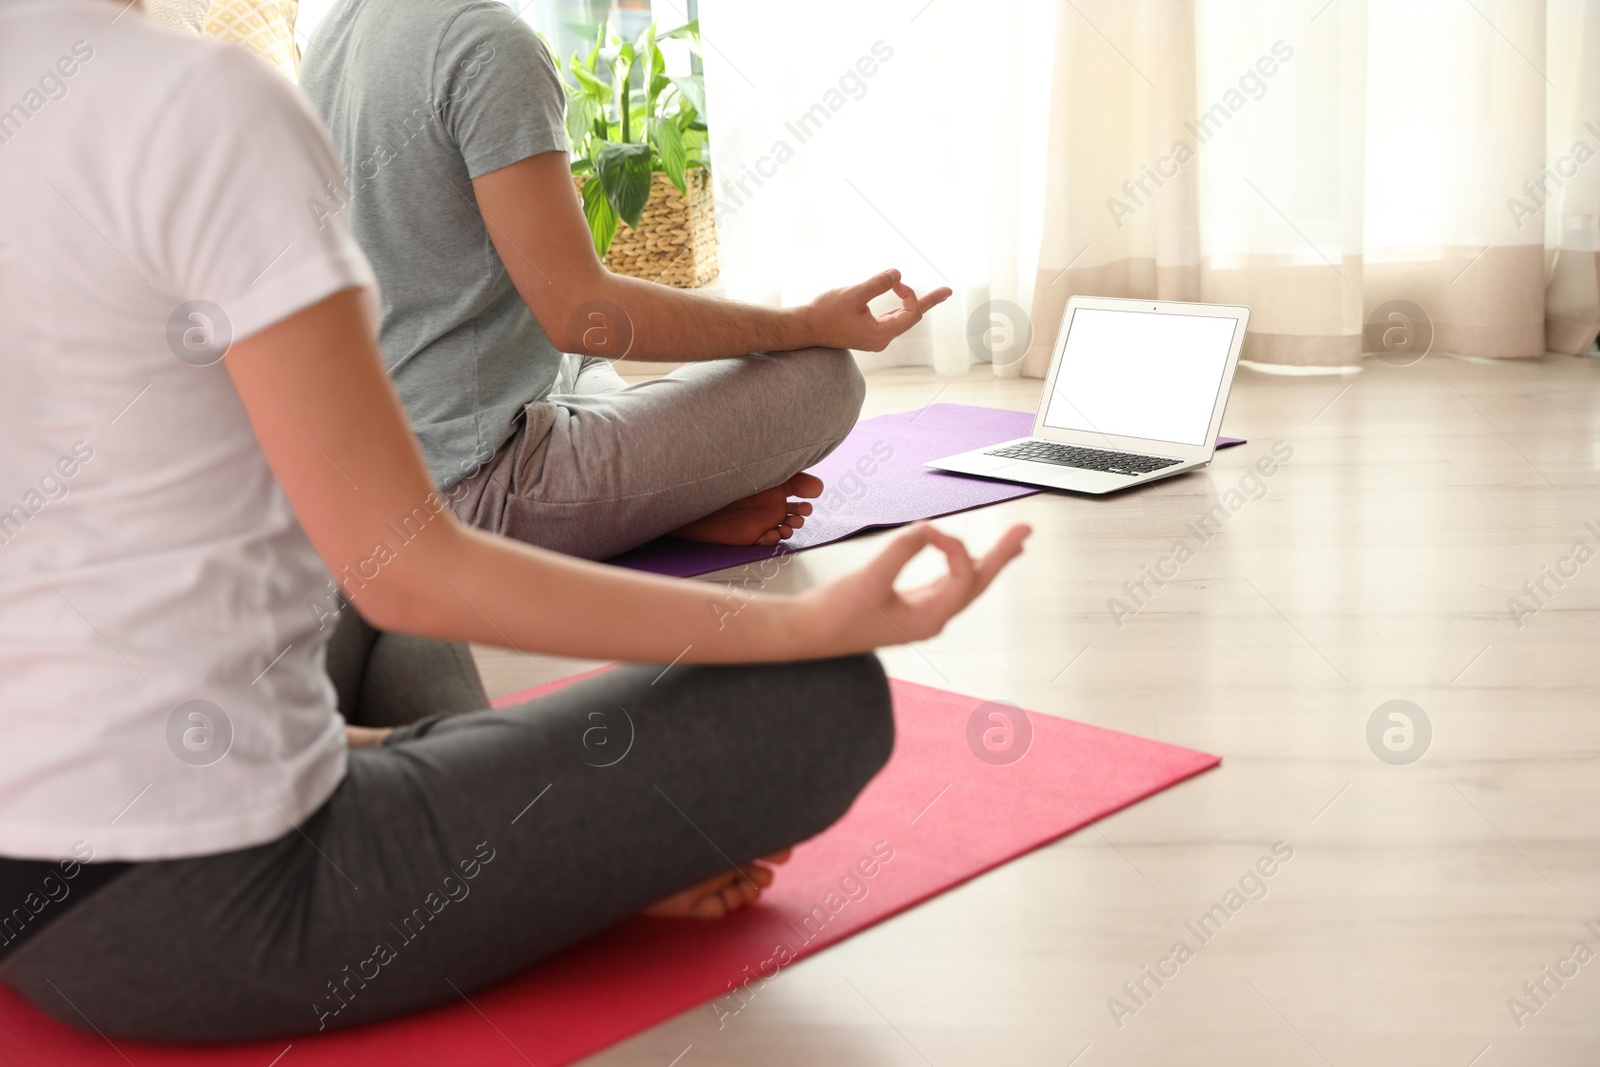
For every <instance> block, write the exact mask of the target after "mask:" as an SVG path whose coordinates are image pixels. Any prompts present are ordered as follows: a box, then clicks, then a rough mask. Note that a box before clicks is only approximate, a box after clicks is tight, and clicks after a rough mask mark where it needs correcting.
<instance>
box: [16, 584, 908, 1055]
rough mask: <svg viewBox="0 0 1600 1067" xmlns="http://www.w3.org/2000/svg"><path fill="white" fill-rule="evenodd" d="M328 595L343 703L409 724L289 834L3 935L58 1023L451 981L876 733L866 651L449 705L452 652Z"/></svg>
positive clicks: (293, 1006)
mask: <svg viewBox="0 0 1600 1067" xmlns="http://www.w3.org/2000/svg"><path fill="white" fill-rule="evenodd" d="M345 616H346V618H345V620H344V621H343V622H342V623H341V625H340V630H339V633H338V635H336V637H335V648H334V650H333V652H332V654H330V661H329V662H330V673H332V674H333V675H334V677H335V684H336V686H337V688H338V689H339V692H340V697H341V700H342V701H344V704H343V705H342V706H343V707H345V708H346V709H353V710H347V712H346V714H347V716H348V717H350V718H352V719H354V720H356V721H358V722H360V723H362V724H363V725H390V724H392V723H393V722H395V721H397V720H402V719H403V720H407V721H408V723H409V725H406V726H401V727H399V728H398V729H396V730H395V732H394V733H393V734H391V735H390V737H389V739H388V741H387V743H385V744H384V745H382V746H379V747H374V748H361V749H356V750H354V751H352V752H351V753H350V767H349V773H348V775H347V776H346V778H345V780H344V781H343V783H341V784H340V786H339V788H338V789H337V790H336V791H335V792H334V794H333V796H332V798H330V799H329V800H328V802H327V803H326V804H324V805H323V806H322V808H320V809H319V810H318V811H317V812H316V814H315V815H313V816H312V817H311V818H310V819H308V820H307V821H306V822H305V823H304V824H303V825H301V826H300V827H298V828H297V829H293V830H288V831H287V832H286V833H285V834H284V836H283V837H281V838H279V839H278V840H276V841H272V842H270V843H268V844H264V845H259V846H256V847H254V848H247V849H243V850H241V851H237V852H229V853H224V854H220V855H212V856H202V857H196V858H192V859H181V860H170V861H162V862H151V863H141V864H137V865H135V866H133V867H132V868H131V869H129V870H127V871H126V872H124V873H122V874H120V875H118V876H116V877H115V878H114V879H112V880H111V881H110V882H109V883H108V884H106V885H105V886H104V887H102V888H100V889H97V890H95V891H94V892H93V893H92V895H89V896H87V897H85V898H84V899H83V900H82V902H81V903H78V904H77V905H76V906H74V907H73V908H71V909H70V910H68V911H66V912H65V913H64V914H62V916H61V917H60V918H59V919H56V920H55V921H54V922H53V923H51V924H50V925H49V926H47V927H46V928H44V929H43V930H42V931H41V932H39V933H38V934H37V936H35V937H33V938H32V939H31V940H29V941H28V942H26V943H25V944H22V945H20V946H19V947H18V948H17V949H16V950H15V951H14V952H13V953H12V954H11V955H10V956H8V957H6V958H5V960H4V962H3V964H0V979H3V980H4V981H5V983H6V984H8V985H11V986H13V987H15V988H16V989H18V990H19V991H20V992H22V994H23V995H24V996H26V997H27V998H28V999H29V1000H31V1001H32V1002H33V1003H34V1004H36V1005H38V1006H39V1007H40V1008H41V1009H43V1010H44V1011H46V1012H48V1013H49V1014H51V1015H53V1016H55V1017H56V1018H58V1019H60V1020H62V1021H63V1022H66V1023H68V1024H70V1025H73V1026H76V1027H79V1028H81V1029H84V1030H90V1029H97V1030H99V1031H101V1032H103V1033H104V1034H108V1035H111V1036H118V1035H121V1036H127V1037H134V1038H146V1039H154V1040H168V1041H223V1040H236V1039H246V1038H262V1037H269V1036H284V1035H291V1034H296V1033H302V1032H306V1031H316V1030H319V1029H331V1028H334V1027H344V1026H349V1025H352V1024H354V1023H360V1022H369V1021H372V1020H375V1019H382V1018H385V1017H388V1016H393V1015H398V1014H400V1013H403V1012H409V1011H415V1010H417V1009H419V1008H424V1007H427V1006H429V1005H433V1004H438V1003H442V1002H445V1001H451V1000H457V999H460V998H461V997H462V996H464V995H469V994H471V993H472V992H473V990H475V989H479V988H481V987H483V986H485V985H488V984H490V983H492V982H495V981H498V980H500V979H502V978H505V977H506V976H508V975H511V974H513V973H515V972H517V971H519V970H522V969H524V968H526V967H528V966H529V965H530V964H533V963H535V962H537V961H539V960H540V959H543V958H545V957H547V956H549V955H551V954H552V953H554V952H556V951H557V950H559V949H561V948H563V947H565V946H567V945H570V944H572V943H574V942H576V941H579V940H581V939H582V938H584V937H587V936H589V935H590V934H592V933H595V932H596V931H598V930H601V929H603V928H605V927H606V926H609V925H611V924H612V923H615V922H617V921H618V920H620V919H623V918H626V917H627V916H629V915H631V914H634V913H635V912H637V911H639V910H640V909H641V908H643V907H646V906H648V905H649V904H651V903H654V902H655V901H657V900H660V899H661V898H663V897H666V896H668V895H670V894H672V893H673V892H676V891H677V890H679V889H682V888H684V887H685V886H688V885H691V884H693V883H695V882H697V881H700V880H703V879H705V878H709V877H711V876H712V875H714V874H717V873H718V872H720V871H725V870H727V869H728V868H729V867H730V866H731V865H732V864H733V863H735V862H740V863H742V862H746V861H749V860H751V859H754V858H756V857H759V856H763V855H767V854H769V853H772V852H776V851H778V850H780V849H783V848H786V847H788V846H789V845H792V844H795V843H797V842H799V841H803V840H805V839H806V838H808V837H811V836H813V835H814V834H816V833H818V832H820V831H821V830H823V829H824V828H826V827H827V826H828V825H829V824H831V823H832V822H834V821H835V820H836V819H838V817H839V816H840V815H842V814H843V813H844V812H845V810H846V809H847V808H848V807H849V806H850V804H851V802H852V801H853V800H854V799H855V797H856V794H857V793H859V792H860V790H861V788H862V787H863V786H864V785H865V784H866V782H867V781H868V780H869V779H870V778H871V777H872V776H873V775H874V774H875V773H877V771H878V769H879V768H880V767H881V766H882V765H883V763H884V761H885V760H886V759H887V758H888V756H889V750H890V748H891V747H892V745H893V736H894V727H893V720H892V718H891V716H890V710H889V694H888V686H887V683H886V682H885V680H884V676H883V671H882V668H880V667H879V665H878V661H877V660H876V659H875V658H874V657H872V656H853V657H849V658H844V659H833V660H818V661H813V662H807V663H790V664H776V665H756V666H739V667H686V666H681V665H680V666H675V667H671V668H668V669H667V670H665V671H664V672H663V670H662V668H661V667H659V666H648V667H647V666H624V667H619V668H617V669H615V670H613V671H611V672H609V673H607V674H603V675H600V676H598V677H595V678H592V679H589V680H587V681H583V682H579V683H577V684H575V685H572V686H570V687H568V688H567V689H564V690H562V691H560V692H558V693H554V694H551V695H549V696H546V697H543V698H541V699H539V700H535V701H532V702H531V703H527V704H523V705H520V706H518V707H514V708H510V709H508V710H505V711H485V710H475V711H469V710H467V709H468V708H480V709H481V708H482V706H483V704H484V698H483V695H482V688H481V686H480V684H479V683H478V680H477V675H476V672H475V671H473V670H472V669H471V662H470V660H467V659H464V657H465V650H464V649H460V648H457V647H456V646H451V645H444V644H441V643H439V642H429V641H426V640H424V639H421V638H413V637H405V638H399V639H398V641H399V643H398V644H396V645H395V647H393V648H391V649H387V650H386V649H385V648H384V646H385V644H386V643H387V642H389V641H390V640H391V639H392V638H397V637H398V635H388V634H385V635H382V636H381V637H378V636H376V635H375V634H374V633H373V632H372V631H370V630H367V629H365V628H364V627H362V626H359V625H357V624H356V623H355V622H352V621H351V620H352V618H353V616H354V612H353V611H348V610H347V611H346V612H345ZM441 715H442V716H443V717H438V716H441ZM782 876H783V875H782V872H781V870H780V872H779V875H778V877H780V878H781V877H782ZM680 921H685V922H690V921H696V920H680Z"/></svg>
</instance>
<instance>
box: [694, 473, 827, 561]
mask: <svg viewBox="0 0 1600 1067" xmlns="http://www.w3.org/2000/svg"><path fill="white" fill-rule="evenodd" d="M821 495H822V479H821V478H818V477H817V476H816V475H815V474H805V473H800V474H796V475H795V476H794V477H793V478H790V479H789V480H788V481H786V482H784V483H783V484H782V485H775V486H773V487H772V488H771V489H764V490H762V491H761V492H759V493H752V494H751V495H749V496H747V497H745V498H744V499H743V500H735V501H734V502H733V503H731V504H729V505H728V506H727V507H725V508H718V509H717V510H716V511H713V512H712V513H711V514H709V515H707V516H705V517H704V518H700V519H696V520H695V521H694V522H691V523H689V524H687V525H685V526H680V527H678V528H677V529H676V530H673V531H672V533H670V534H668V536H669V537H677V538H681V539H682V540H684V541H703V542H705V543H707V544H712V545H766V546H768V547H771V546H772V545H775V544H777V543H778V542H779V541H782V540H783V539H784V538H787V537H793V536H794V532H795V531H796V530H798V529H800V527H802V526H804V525H805V524H806V516H807V515H809V514H811V505H810V504H807V503H804V502H802V501H798V500H795V499H794V498H795V497H818V496H821Z"/></svg>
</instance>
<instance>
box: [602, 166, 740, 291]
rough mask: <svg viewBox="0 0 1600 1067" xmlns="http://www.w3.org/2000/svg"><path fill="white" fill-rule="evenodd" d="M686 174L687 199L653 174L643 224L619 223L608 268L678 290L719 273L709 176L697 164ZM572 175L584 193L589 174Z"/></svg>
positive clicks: (715, 226) (700, 283)
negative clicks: (635, 226)
mask: <svg viewBox="0 0 1600 1067" xmlns="http://www.w3.org/2000/svg"><path fill="white" fill-rule="evenodd" d="M683 177H684V185H685V186H687V187H688V190H689V195H688V196H687V197H685V196H684V195H683V194H682V193H679V192H678V187H677V186H675V185H673V184H672V182H671V181H670V180H668V178H667V176H666V175H665V174H663V173H661V172H660V171H657V172H656V173H655V174H652V175H651V176H650V199H649V200H648V201H646V202H645V205H644V214H643V215H641V216H639V226H638V228H637V229H635V228H633V227H632V226H629V225H628V224H627V223H626V222H619V223H618V224H617V235H616V237H614V238H613V239H612V241H611V248H610V249H608V250H607V252H606V269H607V270H610V271H611V272H612V273H614V274H626V275H628V276H629V277H631V278H643V279H645V280H646V281H652V282H660V283H661V284H662V285H671V286H674V287H676V288H678V289H697V288H699V287H700V286H702V285H704V284H706V283H707V282H709V281H710V280H711V279H712V278H715V277H716V276H717V223H716V217H715V213H714V211H713V206H712V199H711V175H710V174H709V173H707V172H706V170H705V168H704V167H696V168H695V169H693V170H691V171H689V172H688V173H686V174H685V175H684V176H683ZM573 178H574V180H575V181H576V183H577V186H578V192H579V193H580V194H581V193H582V192H583V184H584V182H585V181H588V180H589V178H590V176H589V175H587V174H577V175H574V176H573Z"/></svg>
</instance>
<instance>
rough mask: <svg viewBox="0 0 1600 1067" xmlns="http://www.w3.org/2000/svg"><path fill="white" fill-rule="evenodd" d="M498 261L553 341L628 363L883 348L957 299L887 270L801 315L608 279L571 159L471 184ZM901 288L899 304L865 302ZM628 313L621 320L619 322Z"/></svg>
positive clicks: (556, 158)
mask: <svg viewBox="0 0 1600 1067" xmlns="http://www.w3.org/2000/svg"><path fill="white" fill-rule="evenodd" d="M472 187H473V191H474V192H475V193H476V194H477V198H478V208H479V210H481V211H482V212H483V219H484V222H485V223H486V224H487V226H488V228H489V235H490V237H491V238H492V239H493V240H494V244H495V248H496V249H497V250H498V251H499V253H500V259H501V261H502V262H504V263H505V265H506V270H507V271H508V272H509V273H510V275H511V280H512V282H514V283H515V284H516V287H517V291H518V292H519V293H521V294H522V299H523V300H525V301H527V304H528V308H529V310H531V311H532V312H533V316H534V318H536V319H538V320H539V325H540V326H542V327H543V328H544V332H545V334H546V335H547V336H548V337H549V338H550V341H551V343H552V344H554V345H555V346H556V347H557V348H560V349H561V350H563V351H565V352H578V353H583V354H586V355H604V356H611V357H617V356H622V355H626V356H627V357H628V358H630V359H663V360H673V361H682V360H701V359H722V358H725V357H728V356H742V355H744V354H746V353H748V352H784V351H788V350H790V349H795V348H809V347H811V346H813V345H823V346H827V347H830V348H857V349H862V350H865V351H868V352H880V351H882V350H883V349H884V347H885V346H887V345H888V343H889V342H890V341H892V340H894V339H895V338H896V337H898V336H900V335H901V334H902V333H905V332H906V331H907V330H909V329H910V328H911V327H912V326H915V325H916V324H917V323H918V322H919V321H920V320H921V319H922V316H923V315H924V314H925V313H926V312H927V311H928V309H930V308H932V307H933V306H934V305H936V304H939V303H942V302H943V301H944V300H945V298H946V297H948V296H949V295H950V290H949V289H946V288H940V289H935V290H933V291H932V292H930V293H928V294H927V295H926V296H923V297H921V298H919V297H918V296H917V294H916V293H915V292H914V291H912V289H911V287H910V286H908V285H904V284H902V283H901V281H900V272H899V271H894V270H889V271H884V272H883V273H881V274H877V275H874V276H873V277H871V278H869V279H867V280H866V281H864V282H861V283H860V284H858V285H852V286H848V287H846V288H843V289H833V290H830V291H828V292H826V293H823V294H822V295H821V296H819V297H817V298H816V299H815V300H813V301H812V302H811V303H809V304H806V305H804V306H802V307H796V308H768V307H760V306H758V305H755V304H743V303H739V302H737V301H732V300H721V299H717V298H715V297H709V296H705V295H703V294H699V293H692V292H686V291H684V290H682V289H673V288H670V287H668V286H665V285H657V284H655V283H653V282H647V281H642V280H640V279H637V278H628V277H624V276H622V275H618V274H612V273H611V272H610V271H608V270H606V269H605V267H604V266H603V265H602V264H601V262H600V259H599V257H597V256H596V255H595V252H594V244H593V242H592V240H591V239H590V236H589V227H588V223H586V222H585V221H584V217H583V207H582V205H581V203H580V202H579V200H578V194H577V191H576V189H575V188H574V186H573V182H572V171H571V168H570V166H569V165H568V161H567V154H566V153H565V152H544V153H541V154H539V155H536V156H530V157H528V158H527V159H524V160H522V161H520V162H517V163H513V164H512V165H511V166H509V167H502V168H501V169H499V170H496V171H492V172H490V173H488V174H485V175H483V176H481V177H479V178H475V179H473V182H472ZM890 290H893V291H894V293H895V295H896V296H898V297H900V300H901V306H900V307H898V308H896V309H895V310H893V311H891V312H889V313H888V314H885V315H875V314H874V313H873V312H872V310H871V309H870V308H869V307H868V306H867V302H868V301H870V300H872V299H873V298H874V297H877V296H880V295H882V294H883V293H886V292H889V291H890ZM618 316H620V319H621V321H614V320H616V319H617V318H618Z"/></svg>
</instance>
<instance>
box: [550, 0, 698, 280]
mask: <svg viewBox="0 0 1600 1067" xmlns="http://www.w3.org/2000/svg"><path fill="white" fill-rule="evenodd" d="M666 40H682V41H684V42H685V43H686V44H687V45H688V47H689V49H690V53H691V55H696V56H698V46H699V41H700V27H699V24H698V23H697V22H690V23H688V24H687V25H684V26H680V27H679V28H677V29H675V30H672V31H671V32H669V33H664V34H658V33H657V29H656V26H655V25H654V24H651V25H650V26H649V27H648V28H647V29H646V30H645V32H644V33H643V34H642V35H640V37H639V39H638V40H636V41H626V40H623V39H622V38H620V37H618V36H617V35H616V34H615V33H614V32H612V31H611V30H610V27H609V25H602V26H601V27H600V28H599V29H598V31H597V32H596V34H595V41H594V45H593V47H591V48H590V49H589V52H588V54H587V55H582V54H574V55H573V56H572V57H571V60H570V61H569V62H568V63H567V67H566V71H565V72H564V77H563V80H564V83H565V87H566V93H567V117H566V125H567V139H568V141H569V142H570V143H571V151H572V173H573V180H574V181H575V182H576V184H577V186H578V189H579V191H580V193H581V195H582V198H583V213H584V216H585V218H586V219H587V220H588V223H589V232H590V234H591V235H592V236H593V238H594V247H595V251H596V252H598V253H599V254H600V256H601V257H602V258H603V259H605V260H606V265H607V267H609V268H611V269H612V270H616V271H618V272H619V273H625V274H631V275H634V276H636V277H648V278H652V279H653V280H660V281H665V282H666V283H667V284H672V285H683V286H692V285H699V284H704V282H705V281H707V280H709V278H710V277H711V276H712V275H714V274H715V273H716V263H715V256H716V237H715V229H714V225H715V224H714V221H713V218H712V211H711V183H710V178H709V171H708V167H707V162H708V160H707V157H708V155H709V151H708V147H707V143H706V124H705V121H704V118H703V116H704V113H705V83H704V81H703V79H702V77H701V76H700V75H699V74H686V75H669V74H668V73H667V70H666V62H665V60H664V59H663V57H662V54H661V45H660V42H662V41H666ZM685 259H687V260H689V262H688V263H687V264H685V263H684V260H685Z"/></svg>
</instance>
